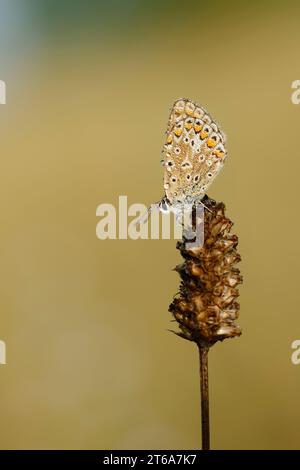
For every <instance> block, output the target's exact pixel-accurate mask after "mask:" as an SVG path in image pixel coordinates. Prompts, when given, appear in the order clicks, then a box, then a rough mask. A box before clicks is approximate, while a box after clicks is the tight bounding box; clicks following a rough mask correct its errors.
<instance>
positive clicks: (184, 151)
mask: <svg viewBox="0 0 300 470" xmlns="http://www.w3.org/2000/svg"><path fill="white" fill-rule="evenodd" d="M226 156H227V155H226V149H225V136H224V134H223V133H222V131H221V130H220V129H219V126H218V125H217V124H216V122H215V121H214V120H213V119H212V118H211V116H210V115H209V114H208V113H207V112H206V111H205V110H204V109H203V107H201V106H199V105H198V104H197V103H195V102H193V101H191V100H188V99H179V100H177V101H175V103H174V105H173V108H172V110H171V114H170V118H169V122H168V127H167V138H166V143H165V146H164V189H165V193H166V196H167V198H168V200H169V201H170V202H171V203H174V202H183V203H184V202H185V200H186V198H188V197H190V198H192V200H194V199H197V200H200V199H202V197H203V196H204V195H205V193H206V191H207V188H208V187H209V185H210V184H211V183H212V181H213V180H214V178H215V177H216V176H217V174H218V173H219V171H220V170H221V168H222V167H223V165H224V161H225V159H226Z"/></svg>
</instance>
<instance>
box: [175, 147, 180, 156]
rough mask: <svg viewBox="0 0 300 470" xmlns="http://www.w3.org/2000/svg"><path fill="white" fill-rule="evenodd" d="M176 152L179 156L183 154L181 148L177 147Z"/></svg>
mask: <svg viewBox="0 0 300 470" xmlns="http://www.w3.org/2000/svg"><path fill="white" fill-rule="evenodd" d="M174 152H175V153H176V155H179V154H180V152H181V150H180V147H176V148H175V150H174Z"/></svg>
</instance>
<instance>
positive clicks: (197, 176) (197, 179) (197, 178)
mask: <svg viewBox="0 0 300 470" xmlns="http://www.w3.org/2000/svg"><path fill="white" fill-rule="evenodd" d="M198 181H199V175H196V176H194V182H195V183H197V182H198Z"/></svg>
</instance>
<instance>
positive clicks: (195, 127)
mask: <svg viewBox="0 0 300 470" xmlns="http://www.w3.org/2000/svg"><path fill="white" fill-rule="evenodd" d="M202 127H203V125H198V124H195V125H194V129H195V132H197V133H198V132H200V131H201V129H202Z"/></svg>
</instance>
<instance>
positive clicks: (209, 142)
mask: <svg viewBox="0 0 300 470" xmlns="http://www.w3.org/2000/svg"><path fill="white" fill-rule="evenodd" d="M206 143H207V146H208V147H215V146H216V145H217V142H216V141H215V140H214V139H208V141H207V142H206Z"/></svg>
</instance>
